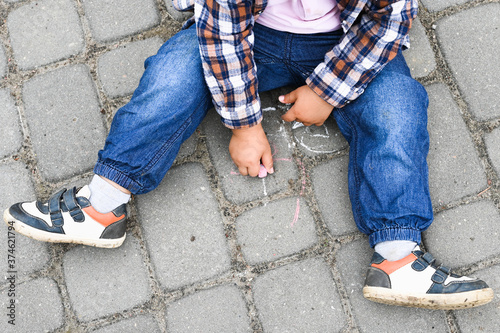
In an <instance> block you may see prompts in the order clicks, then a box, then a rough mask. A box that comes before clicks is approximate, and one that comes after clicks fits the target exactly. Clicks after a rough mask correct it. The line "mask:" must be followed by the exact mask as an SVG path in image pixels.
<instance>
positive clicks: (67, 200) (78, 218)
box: [63, 187, 85, 222]
mask: <svg viewBox="0 0 500 333" xmlns="http://www.w3.org/2000/svg"><path fill="white" fill-rule="evenodd" d="M63 202H64V204H65V205H66V207H67V208H68V211H69V214H70V215H71V217H72V218H73V220H74V221H75V222H83V221H85V215H83V212H82V210H81V209H80V206H79V205H78V203H77V202H76V197H75V188H74V187H73V188H72V189H70V190H67V191H66V192H65V193H64V195H63Z"/></svg>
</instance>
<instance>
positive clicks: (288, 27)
mask: <svg viewBox="0 0 500 333" xmlns="http://www.w3.org/2000/svg"><path fill="white" fill-rule="evenodd" d="M257 23H259V24H262V25H265V26H266V27H269V28H272V29H275V30H280V31H288V32H293V33H297V34H314V33H320V32H330V31H334V30H337V29H339V28H340V11H339V9H338V7H337V1H336V0H268V3H267V7H266V9H265V10H264V12H263V13H262V14H261V15H260V16H259V18H258V19H257Z"/></svg>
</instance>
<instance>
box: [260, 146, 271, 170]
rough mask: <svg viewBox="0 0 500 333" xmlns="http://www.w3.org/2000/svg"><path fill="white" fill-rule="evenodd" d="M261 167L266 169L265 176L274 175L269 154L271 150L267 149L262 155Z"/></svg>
mask: <svg viewBox="0 0 500 333" xmlns="http://www.w3.org/2000/svg"><path fill="white" fill-rule="evenodd" d="M261 159H262V165H263V166H264V168H265V169H266V174H268V173H270V174H272V173H274V168H273V155H272V153H271V150H270V149H269V150H268V151H266V152H265V153H264V154H263V155H262V158H261Z"/></svg>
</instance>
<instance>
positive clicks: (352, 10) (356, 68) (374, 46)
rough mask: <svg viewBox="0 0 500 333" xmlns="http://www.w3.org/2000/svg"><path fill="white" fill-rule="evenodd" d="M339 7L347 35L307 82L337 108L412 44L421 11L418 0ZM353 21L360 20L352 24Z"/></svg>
mask: <svg viewBox="0 0 500 333" xmlns="http://www.w3.org/2000/svg"><path fill="white" fill-rule="evenodd" d="M339 6H340V9H341V10H342V14H341V19H342V22H343V23H342V24H343V28H344V31H345V34H344V36H343V37H342V39H341V41H340V42H339V44H338V45H336V46H335V47H333V49H332V50H331V51H329V52H328V53H327V54H326V55H325V60H324V62H323V63H321V64H320V65H318V66H317V67H316V68H315V70H314V72H313V73H312V74H311V75H310V76H309V78H308V79H307V81H306V83H307V85H308V86H309V87H310V88H312V89H313V90H314V91H315V92H316V93H317V94H318V95H319V96H320V97H321V98H323V99H324V100H325V101H327V102H328V103H330V104H331V105H333V106H334V107H336V108H341V107H343V106H345V105H346V104H347V103H349V102H350V101H353V100H355V99H356V98H357V97H358V96H359V95H361V94H362V93H363V92H364V89H365V88H366V86H367V85H368V84H369V83H370V82H371V81H372V80H373V78H374V77H375V76H376V75H377V74H378V73H379V72H380V71H381V70H382V69H383V68H384V67H385V65H386V64H387V63H388V62H389V61H390V60H392V59H393V58H394V57H395V56H396V55H397V53H398V52H399V50H400V48H401V47H402V46H403V45H408V44H409V43H408V32H409V29H410V27H411V23H412V20H413V19H414V18H415V17H416V15H417V11H418V2H417V0H373V1H369V0H364V1H363V0H360V1H348V0H341V1H339ZM356 12H357V13H356ZM356 14H359V15H356ZM353 18H356V21H355V22H350V21H349V20H350V19H353ZM351 24H352V25H351Z"/></svg>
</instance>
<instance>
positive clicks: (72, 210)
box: [4, 0, 493, 309]
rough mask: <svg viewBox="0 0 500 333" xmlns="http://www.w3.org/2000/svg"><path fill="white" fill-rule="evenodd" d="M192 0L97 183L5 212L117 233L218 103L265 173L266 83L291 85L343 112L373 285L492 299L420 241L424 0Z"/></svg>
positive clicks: (47, 233) (469, 301)
mask: <svg viewBox="0 0 500 333" xmlns="http://www.w3.org/2000/svg"><path fill="white" fill-rule="evenodd" d="M194 2H195V1H189V0H177V1H174V3H175V5H176V8H177V9H180V10H187V9H193V8H194V12H195V17H194V19H195V22H196V24H195V25H192V23H193V20H190V21H188V22H187V24H186V26H185V29H184V30H182V31H181V32H179V33H178V34H177V35H175V36H174V37H173V38H171V39H170V40H168V41H167V42H166V43H165V44H164V45H163V46H162V48H161V49H160V50H159V51H158V54H157V55H155V56H153V57H150V58H148V59H147V60H146V70H145V73H144V75H143V77H142V79H141V82H140V84H139V87H138V88H137V90H136V91H135V93H134V95H133V97H132V99H131V101H130V102H129V103H128V104H127V105H125V106H124V107H122V108H121V109H120V110H119V111H118V112H117V114H116V116H115V118H114V120H113V123H112V126H111V130H110V133H109V135H108V138H107V140H106V144H105V147H104V149H103V150H101V151H100V152H99V159H98V162H97V164H96V166H95V168H94V172H95V174H96V175H95V176H94V178H93V180H92V182H91V183H90V185H88V186H85V187H83V188H82V189H80V190H79V191H76V190H75V189H70V190H61V191H60V192H58V193H56V194H54V195H53V196H52V197H51V198H50V199H49V201H48V202H47V203H41V202H32V203H20V204H16V205H13V206H12V207H11V208H10V209H8V210H7V211H6V212H5V214H4V219H5V220H6V222H7V223H10V224H12V225H13V226H14V227H15V229H16V230H17V231H18V232H20V233H22V234H25V235H27V236H30V237H33V238H35V239H39V240H43V241H52V242H69V243H80V244H86V245H93V246H100V247H116V246H119V245H121V243H122V242H123V240H124V238H125V229H126V224H125V223H126V210H125V205H126V203H127V202H128V200H129V198H130V194H131V193H134V194H142V193H146V192H148V191H151V190H153V189H154V188H156V187H157V186H158V184H159V183H160V181H161V180H162V179H163V177H164V176H165V174H166V173H167V171H168V169H169V168H170V166H171V165H172V163H173V161H174V159H175V157H176V155H177V152H178V150H179V147H180V145H181V144H182V142H183V141H184V140H186V139H187V138H188V137H189V136H190V135H191V134H192V133H193V132H194V130H195V129H196V128H197V127H198V125H199V124H200V123H201V121H202V120H203V118H204V117H205V115H206V113H207V111H208V110H209V109H210V108H212V107H215V109H216V110H217V112H218V113H219V114H220V116H221V119H222V122H223V124H224V125H225V126H226V127H228V128H230V129H231V130H232V132H233V135H232V138H231V141H230V144H229V151H230V154H231V157H232V159H233V161H234V163H235V164H236V166H237V167H238V170H239V171H240V173H241V174H242V175H250V176H252V177H255V176H257V175H258V174H259V171H261V164H262V165H263V167H262V168H265V171H264V172H263V173H264V174H265V173H266V172H267V173H273V172H274V170H273V160H272V155H271V148H270V146H269V142H268V140H267V137H266V134H265V133H264V130H263V128H262V125H261V120H262V111H261V107H260V101H259V95H258V92H262V91H267V90H271V89H275V88H278V87H282V86H286V85H294V86H296V87H297V88H296V89H295V90H293V91H291V92H290V93H289V94H287V95H285V96H280V98H279V100H280V101H281V102H282V103H287V104H293V106H292V107H291V108H290V110H289V111H288V112H287V113H285V114H284V115H283V117H282V118H283V120H285V121H298V122H302V123H304V125H306V126H310V125H318V126H320V125H322V124H323V122H324V121H325V120H326V119H327V118H328V117H329V116H330V115H331V114H333V116H334V117H335V119H336V121H337V124H338V126H339V128H340V130H341V131H342V133H343V135H344V136H345V138H346V139H347V141H348V142H349V144H350V161H349V193H350V198H351V202H352V206H353V214H354V218H355V221H356V224H357V226H358V228H359V229H360V230H361V231H362V232H364V233H366V234H367V235H368V236H369V241H370V245H371V246H372V247H375V251H376V252H375V253H374V255H373V258H372V263H371V265H370V267H369V269H368V274H367V279H366V284H365V288H364V295H365V297H367V298H368V299H371V300H374V301H377V302H383V303H388V304H397V305H405V306H416V307H428V308H436V309H454V308H464V307H472V306H476V305H480V304H484V303H487V302H489V301H490V300H491V299H492V297H493V292H492V290H491V289H490V288H489V287H488V286H487V285H486V283H484V282H483V281H481V280H477V279H471V278H468V277H462V276H457V275H454V274H451V273H450V271H449V269H447V268H445V267H443V266H437V265H436V264H435V260H434V259H433V257H432V256H431V255H430V254H428V253H425V254H424V253H423V252H422V251H421V250H420V248H419V247H418V244H419V243H420V241H421V232H422V231H423V230H425V229H426V228H428V226H429V225H430V223H431V222H432V218H433V216H432V205H431V201H430V196H429V189H428V179H427V164H426V156H427V152H428V145H429V138H428V133H427V114H426V112H427V111H426V110H427V94H426V92H425V90H424V88H423V87H422V86H421V85H420V84H419V83H418V82H417V81H415V80H413V79H412V78H411V76H410V74H409V70H408V67H407V66H406V63H405V61H404V58H403V56H402V55H401V49H402V48H403V47H405V46H407V45H408V31H409V29H410V26H411V22H412V19H413V18H414V17H415V16H416V14H417V1H416V0H399V1H397V0H386V1H375V0H374V1H367V0H357V1H356V0H354V1H352V0H351V1H347V0H340V1H339V2H338V3H337V1H335V0H317V1H301V0H268V1H266V0H255V1H251V0H247V1H243V0H239V1H238V0H231V1H222V0H219V1H216V0H208V1H198V0H197V1H196V3H194ZM193 5H194V7H193ZM190 24H191V26H190ZM263 173H262V171H261V175H263Z"/></svg>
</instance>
